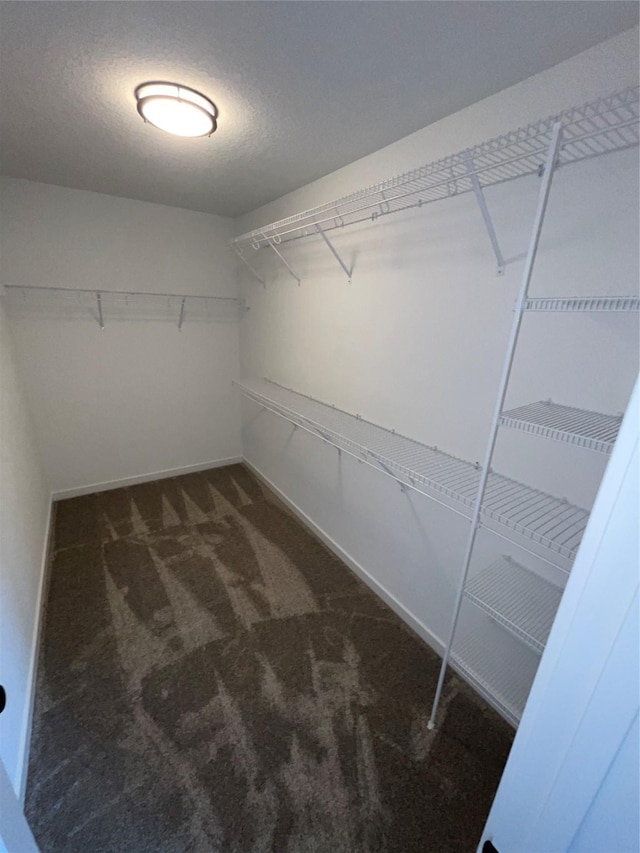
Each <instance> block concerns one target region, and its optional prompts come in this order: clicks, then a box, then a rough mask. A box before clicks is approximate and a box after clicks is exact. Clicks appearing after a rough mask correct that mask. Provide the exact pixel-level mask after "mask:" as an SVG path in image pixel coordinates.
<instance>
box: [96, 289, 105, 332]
mask: <svg viewBox="0 0 640 853" xmlns="http://www.w3.org/2000/svg"><path fill="white" fill-rule="evenodd" d="M96 301H97V303H98V323H100V328H101V329H102V331H103V332H104V317H103V316H102V296H101V295H100V291H98V292H97V293H96Z"/></svg>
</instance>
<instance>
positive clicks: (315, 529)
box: [243, 458, 444, 657]
mask: <svg viewBox="0 0 640 853" xmlns="http://www.w3.org/2000/svg"><path fill="white" fill-rule="evenodd" d="M243 462H244V464H245V465H246V466H247V468H248V469H249V470H250V471H251V472H252V473H253V474H255V476H256V477H257V478H258V479H259V480H261V481H262V482H263V483H264V484H265V486H267V488H268V489H271V491H272V492H273V493H274V494H275V495H277V497H278V498H279V499H280V500H281V501H282V503H283V504H285V505H286V506H287V507H289V509H290V510H291V511H292V512H293V513H294V515H296V516H297V517H298V518H299V519H300V521H301V522H302V523H303V524H304V525H305V527H308V528H309V529H310V530H311V531H312V533H314V534H315V535H316V536H317V537H318V539H320V541H321V542H323V543H324V544H325V545H326V546H327V548H328V549H329V550H330V551H332V552H333V553H334V554H335V555H336V557H338V559H339V560H342V562H343V563H346V565H347V566H349V568H350V569H351V570H352V571H353V572H354V574H356V575H357V576H358V577H359V578H360V579H361V580H362V581H364V583H366V585H367V586H368V587H369V588H370V589H371V590H373V592H374V593H375V594H376V595H377V596H378V597H379V598H381V599H382V600H383V601H384V602H385V604H388V605H389V607H390V608H391V609H392V610H393V611H394V612H395V613H396V614H397V615H398V616H399V617H400V618H401V619H402V621H403V622H405V623H406V624H407V625H408V626H409V627H410V628H411V629H412V630H413V631H415V633H416V634H417V635H418V636H419V637H420V638H421V639H422V640H424V641H425V643H426V644H427V645H428V646H430V647H431V648H432V649H433V650H434V651H435V652H436V653H437V654H438V655H440V657H442V655H443V654H444V643H443V642H442V640H441V639H440V638H439V637H437V636H436V635H435V634H434V633H433V631H430V630H429V628H427V626H426V625H425V624H424V622H422V621H421V620H420V619H418V617H417V616H414V615H413V613H411V611H410V610H407V608H406V607H405V605H404V604H402V602H401V601H399V600H398V599H397V598H396V597H395V595H393V593H391V592H389V590H388V589H386V588H385V587H384V586H383V585H382V584H381V583H380V582H379V581H377V580H376V579H375V578H374V577H373V575H371V574H370V573H369V572H368V571H367V570H366V569H365V568H364V567H363V566H361V565H360V563H358V562H357V560H354V559H353V557H352V556H351V555H350V554H348V553H347V552H346V551H345V550H344V549H343V548H342V547H341V546H340V545H338V543H337V542H336V541H335V539H332V538H331V536H329V534H328V533H327V532H326V531H324V530H323V529H322V528H321V527H320V526H319V525H317V524H316V523H315V521H313V519H311V518H310V517H309V516H308V515H307V514H306V512H304V510H302V509H300V507H299V506H298V505H297V504H296V503H294V502H293V501H292V500H291V499H290V498H288V497H287V496H286V495H285V494H284V492H282V491H281V490H280V489H279V488H278V487H277V486H276V485H275V483H273V482H272V481H271V480H270V479H269V478H268V477H267V476H265V475H264V474H263V473H262V471H260V470H259V469H258V468H256V466H255V465H254V464H253V463H251V462H249V460H248V459H246V458H245V459H243Z"/></svg>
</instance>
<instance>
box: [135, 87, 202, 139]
mask: <svg viewBox="0 0 640 853" xmlns="http://www.w3.org/2000/svg"><path fill="white" fill-rule="evenodd" d="M135 96H136V101H137V102H138V112H139V113H140V115H141V116H142V118H143V119H144V120H145V121H146V122H148V123H149V124H152V125H153V126H154V127H157V128H159V129H160V130H164V131H166V132H167V133H173V134H174V135H175V136H211V134H212V133H213V132H214V130H215V129H216V128H217V123H216V119H217V118H218V110H217V108H216V105H215V104H214V103H213V101H210V100H209V98H207V97H205V96H204V95H203V94H202V93H201V92H196V90H195V89H190V88H189V87H188V86H181V85H180V84H179V83H142V84H141V85H140V86H138V87H137V89H136V90H135Z"/></svg>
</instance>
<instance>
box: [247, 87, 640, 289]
mask: <svg viewBox="0 0 640 853" xmlns="http://www.w3.org/2000/svg"><path fill="white" fill-rule="evenodd" d="M638 120H639V109H638V87H631V88H629V89H625V90H623V91H621V92H616V93H615V94H612V95H610V96H608V97H604V98H599V99H598V100H596V101H591V102H589V103H587V104H584V105H582V106H579V107H573V108H571V109H567V110H565V111H564V112H561V113H559V114H557V115H553V116H549V117H548V118H545V119H543V120H541V121H537V122H534V123H533V124H530V125H528V126H526V127H523V128H520V129H518V130H514V131H512V132H510V133H505V134H503V135H502V136H499V137H497V138H495V139H491V140H489V141H488V142H483V143H481V144H480V145H476V146H474V147H472V148H469V149H466V150H464V151H460V152H458V153H456V154H452V155H450V156H449V157H445V158H443V159H441V160H437V161H435V162H432V163H428V164H426V165H424V166H421V167H419V168H417V169H413V170H411V171H409V172H405V173H404V174H401V175H398V176H396V177H393V178H390V179H388V180H385V181H381V182H380V183H377V184H374V185H373V186H370V187H366V188H365V189H361V190H358V191H357V192H354V193H351V194H350V195H347V196H343V197H342V198H339V199H336V200H335V201H330V202H327V203H326V204H322V205H319V206H317V207H313V208H310V209H308V210H304V211H302V212H300V213H296V214H294V215H292V216H288V217H286V218H284V219H279V220H277V221H276V222H271V223H268V224H265V225H263V226H262V227H260V228H255V229H253V230H252V231H248V232H246V233H244V234H241V235H239V236H237V237H235V238H234V239H233V240H232V241H231V246H232V248H233V249H234V250H235V251H236V252H237V253H239V254H240V255H241V257H242V259H243V260H245V261H246V258H245V256H244V254H243V252H244V251H245V250H246V249H255V250H257V249H260V248H262V247H263V246H271V247H272V248H274V247H277V246H279V245H280V244H283V243H288V242H290V241H292V240H297V239H300V238H301V237H310V236H318V234H319V233H320V234H321V235H325V234H326V232H331V231H334V230H336V229H342V228H344V227H346V226H349V225H354V224H357V223H360V222H366V221H372V222H375V221H376V220H378V219H380V218H382V217H385V216H387V215H389V214H392V213H396V212H399V211H402V210H407V209H409V208H413V207H422V206H423V205H425V204H429V203H431V202H434V201H441V200H442V199H446V198H451V197H452V196H457V195H461V194H462V193H467V192H472V191H476V192H477V191H478V190H483V189H484V188H486V187H489V186H493V185H496V184H501V183H504V182H505V181H511V180H514V179H516V178H521V177H524V176H526V175H535V174H540V173H541V171H542V169H543V161H544V156H545V153H546V151H547V148H548V146H549V142H550V139H551V134H552V131H553V127H554V125H555V124H556V123H557V122H560V123H561V124H562V147H561V149H560V153H559V158H558V163H557V167H563V166H567V165H569V164H571V163H577V162H579V161H581V160H587V159H591V158H593V157H598V156H600V155H603V154H610V153H612V152H614V151H622V150H625V149H627V148H631V147H633V146H636V145H638V141H639V134H638ZM347 272H349V271H347Z"/></svg>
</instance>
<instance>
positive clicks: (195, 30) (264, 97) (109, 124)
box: [0, 0, 638, 216]
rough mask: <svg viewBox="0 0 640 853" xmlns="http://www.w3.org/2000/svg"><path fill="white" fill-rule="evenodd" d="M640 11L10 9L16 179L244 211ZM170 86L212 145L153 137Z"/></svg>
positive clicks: (6, 10)
mask: <svg viewBox="0 0 640 853" xmlns="http://www.w3.org/2000/svg"><path fill="white" fill-rule="evenodd" d="M637 20H638V5H637V4H636V3H635V2H633V3H631V2H629V3H626V2H578V0H571V1H570V2H550V1H549V0H543V2H521V1H520V0H519V2H484V0H478V2H359V0H358V1H357V2H3V3H2V4H0V27H1V30H0V38H1V41H0V78H1V89H0V98H1V101H0V106H1V110H0V134H1V136H0V146H1V149H0V151H1V157H2V165H1V170H2V173H3V174H5V175H11V176H14V177H23V178H29V179H31V180H35V181H43V182H45V183H53V184H60V185H62V186H67V187H75V188H79V189H86V190H94V191H96V192H102V193H109V194H111V195H118V196H125V197H128V198H137V199H144V200H147V201H153V202H159V203H161V204H169V205H174V206H177V207H185V208H190V209H193V210H201V211H206V212H209V213H218V214H221V215H225V216H236V215H239V214H241V213H244V212H247V211H249V210H252V209H254V208H256V207H258V206H259V205H262V204H264V203H266V202H268V201H271V200H272V199H274V198H277V197H279V196H281V195H282V194H283V193H286V192H288V191H290V190H292V189H295V188H297V187H299V186H302V185H304V184H306V183H308V182H309V181H311V180H314V179H315V178H318V177H320V176H322V175H325V174H327V173H329V172H331V171H333V170H334V169H337V168H338V167H340V166H343V165H345V164H347V163H350V162H352V161H353V160H356V159H358V158H359V157H362V156H364V155H365V154H368V153H370V152H371V151H375V150H376V149H378V148H381V147H382V146H384V145H387V144H388V143H390V142H393V141H395V140H396V139H399V138H401V137H403V136H406V135H407V134H408V133H411V132H412V131H415V130H418V129H419V128H421V127H424V126H425V125H428V124H430V123H431V122H433V121H437V120H438V119H440V118H442V117H444V116H446V115H449V114H451V113H452V112H455V111H457V110H459V109H461V108H463V107H465V106H468V105H469V104H471V103H473V102H475V101H477V100H479V99H481V98H483V97H486V96H487V95H490V94H492V93H494V92H496V91H499V90H500V89H503V88H505V87H507V86H510V85H512V84H514V83H516V82H518V81H520V80H522V79H524V78H526V77H529V76H530V75H532V74H535V73H537V72H538V71H541V70H543V69H544V68H548V67H550V66H551V65H554V64H556V63H558V62H561V61H562V60H564V59H566V58H568V57H570V56H572V55H574V54H576V53H579V52H580V51H581V50H584V49H586V48H587V47H589V46H591V45H593V44H595V43H597V42H598V41H602V40H604V39H605V38H608V37H609V36H611V35H614V34H615V33H617V32H620V31H621V30H624V29H627V28H628V27H631V26H633V25H634V24H635V23H637ZM145 80H171V81H177V82H181V83H184V84H185V85H188V86H192V87H194V88H196V89H200V90H202V91H203V92H204V93H205V94H207V95H208V96H209V97H211V98H212V99H213V100H214V101H215V102H216V104H217V105H218V107H219V110H220V119H219V124H218V128H219V129H218V131H217V132H216V133H215V134H214V135H213V136H212V137H211V138H210V139H195V140H194V139H180V138H178V137H172V136H169V135H167V134H164V133H162V132H161V131H159V130H157V129H155V128H153V127H150V126H148V125H145V124H144V123H143V122H142V120H141V119H140V118H139V116H138V114H137V112H136V108H135V101H134V97H133V90H134V88H135V86H136V85H137V84H138V83H141V82H143V81H145Z"/></svg>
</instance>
